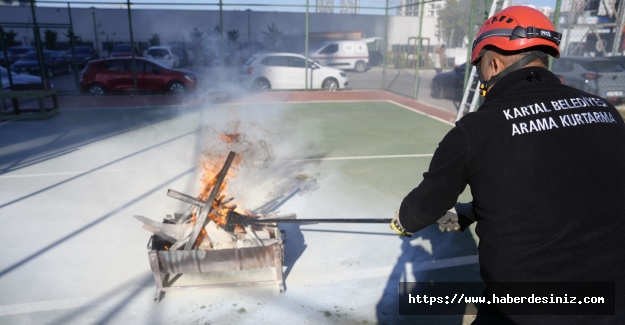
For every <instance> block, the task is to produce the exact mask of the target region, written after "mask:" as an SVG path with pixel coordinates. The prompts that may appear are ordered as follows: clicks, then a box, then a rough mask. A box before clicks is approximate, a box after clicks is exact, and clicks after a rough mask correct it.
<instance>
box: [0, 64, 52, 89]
mask: <svg viewBox="0 0 625 325" xmlns="http://www.w3.org/2000/svg"><path fill="white" fill-rule="evenodd" d="M10 73H11V81H12V82H13V87H14V88H17V89H23V90H26V89H41V88H42V87H43V85H42V82H41V77H39V76H33V75H29V74H19V73H17V72H15V71H11V72H10ZM0 76H1V79H0V80H1V81H0V82H1V83H2V88H4V89H5V90H10V88H11V87H10V84H9V70H7V69H6V68H4V67H0ZM49 87H50V88H54V84H53V83H52V82H50V85H49Z"/></svg>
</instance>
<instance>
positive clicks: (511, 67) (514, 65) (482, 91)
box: [480, 53, 538, 96]
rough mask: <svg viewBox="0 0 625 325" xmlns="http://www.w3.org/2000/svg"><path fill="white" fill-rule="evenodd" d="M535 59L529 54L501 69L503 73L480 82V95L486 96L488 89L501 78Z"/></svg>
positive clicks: (535, 57) (534, 56) (533, 55)
mask: <svg viewBox="0 0 625 325" xmlns="http://www.w3.org/2000/svg"><path fill="white" fill-rule="evenodd" d="M536 59H538V56H537V55H536V54H534V53H530V54H528V55H527V56H525V57H524V58H522V59H520V60H519V61H516V62H514V63H512V64H511V65H509V66H508V67H506V68H505V69H503V71H501V72H500V73H499V74H497V75H495V76H492V77H491V78H490V79H488V80H485V81H482V82H481V83H480V95H481V96H486V92H487V91H488V88H489V87H490V86H492V85H494V84H495V83H496V82H497V81H499V79H501V78H503V76H505V75H507V74H508V73H510V72H512V71H514V70H517V69H520V68H522V67H524V66H526V65H527V64H529V63H530V62H533V61H534V60H536Z"/></svg>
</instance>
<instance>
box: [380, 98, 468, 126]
mask: <svg viewBox="0 0 625 325" xmlns="http://www.w3.org/2000/svg"><path fill="white" fill-rule="evenodd" d="M388 102H389V103H391V104H394V105H397V106H399V107H403V108H405V109H407V110H409V111H411V112H415V113H417V114H421V115H423V116H427V117H429V118H433V119H435V120H437V121H441V122H443V123H445V124H448V125H452V126H455V125H456V124H455V123H453V122H450V121H447V120H444V119H442V118H440V117H437V116H434V115H430V114H427V113H424V112H421V111H419V110H417V109H414V108H412V107H410V106H406V105H404V104H400V103H398V102H395V101H392V100H389V101H388ZM434 108H436V107H434ZM436 109H438V108H436Z"/></svg>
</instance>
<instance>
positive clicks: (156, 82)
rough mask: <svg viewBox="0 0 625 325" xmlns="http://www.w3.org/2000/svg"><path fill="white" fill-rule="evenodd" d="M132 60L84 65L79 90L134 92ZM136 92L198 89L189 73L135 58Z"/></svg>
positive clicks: (97, 92) (107, 60)
mask: <svg viewBox="0 0 625 325" xmlns="http://www.w3.org/2000/svg"><path fill="white" fill-rule="evenodd" d="M132 66H133V64H132V58H131V57H122V58H108V59H101V60H94V61H91V62H89V63H88V64H87V66H86V67H85V68H84V69H83V70H82V73H81V76H80V90H81V91H82V92H85V93H90V94H93V95H102V94H105V93H111V92H125V91H134V77H133V75H134V73H133V70H132ZM134 66H135V71H136V76H137V90H138V91H148V92H172V93H182V92H187V91H192V90H194V89H196V88H197V87H198V84H199V82H200V78H199V75H197V74H196V73H194V72H191V71H185V70H177V69H169V68H167V67H165V66H164V65H162V64H160V63H158V62H154V61H152V60H148V59H145V58H139V57H137V58H135V59H134Z"/></svg>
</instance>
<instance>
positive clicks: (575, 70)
mask: <svg viewBox="0 0 625 325" xmlns="http://www.w3.org/2000/svg"><path fill="white" fill-rule="evenodd" d="M552 70H553V72H554V73H556V74H558V75H560V76H562V77H563V80H564V83H565V84H566V85H569V86H572V87H575V88H578V89H580V90H583V91H586V92H589V93H592V94H595V95H597V96H601V97H603V98H605V99H607V100H609V101H610V102H613V103H620V102H623V101H624V100H625V68H624V67H623V66H621V65H620V64H619V63H618V62H617V61H615V60H614V59H611V58H609V57H560V58H559V59H556V60H554V61H553V66H552Z"/></svg>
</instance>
